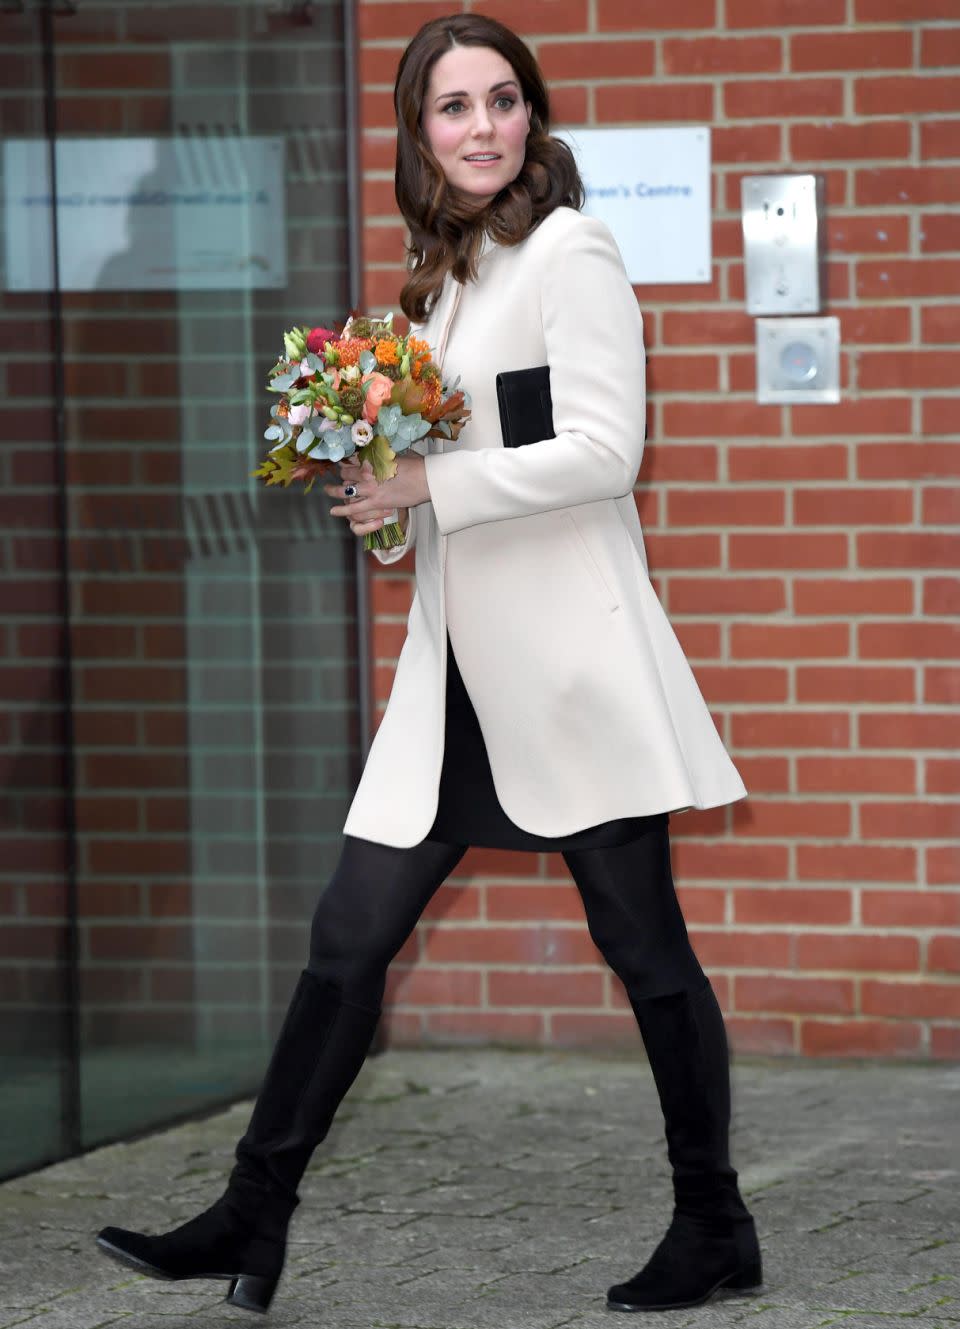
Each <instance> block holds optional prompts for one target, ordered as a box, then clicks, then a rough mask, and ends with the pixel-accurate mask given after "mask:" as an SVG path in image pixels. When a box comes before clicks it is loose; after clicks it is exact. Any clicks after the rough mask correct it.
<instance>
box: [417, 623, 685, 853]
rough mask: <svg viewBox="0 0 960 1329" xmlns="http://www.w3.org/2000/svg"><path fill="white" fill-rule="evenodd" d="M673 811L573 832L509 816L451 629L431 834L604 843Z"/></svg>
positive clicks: (537, 846)
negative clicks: (542, 828) (530, 825)
mask: <svg viewBox="0 0 960 1329" xmlns="http://www.w3.org/2000/svg"><path fill="white" fill-rule="evenodd" d="M668 818H669V813H667V812H655V813H652V814H651V815H650V816H644V817H620V818H618V819H617V820H616V821H605V822H602V823H601V824H600V825H599V826H588V827H586V828H585V829H584V830H582V831H575V832H573V834H571V835H557V836H547V835H533V834H531V832H530V831H525V830H522V829H521V827H519V826H518V825H517V824H516V822H513V821H511V820H510V818H509V817H508V816H507V814H506V813H505V812H504V810H503V808H502V807H501V805H500V800H499V799H498V798H497V792H496V789H495V787H494V783H493V774H492V772H491V770H490V762H489V759H488V758H487V749H486V745H485V744H484V741H483V733H482V731H481V729H480V722H479V720H478V719H477V715H476V712H475V711H474V709H473V703H472V702H471V700H470V696H469V693H468V692H467V689H466V685H465V684H464V681H463V678H462V677H461V674H460V670H459V668H458V666H457V661H456V656H455V655H454V653H453V646H452V645H451V642H450V634H449V632H448V633H447V698H446V731H445V739H444V750H443V770H442V772H441V775H440V800H439V805H438V807H437V815H436V817H435V819H434V823H433V825H432V827H431V828H430V830H429V831H428V832H427V836H426V838H427V839H428V840H444V841H446V842H447V843H449V844H467V845H483V846H486V847H487V848H493V849H531V850H548V851H549V850H560V849H605V848H609V847H611V846H612V845H618V844H626V843H627V842H628V841H630V840H636V839H638V838H639V837H640V836H641V835H644V834H645V833H646V832H647V831H650V830H653V829H654V828H655V827H658V826H664V825H666V824H667V821H668Z"/></svg>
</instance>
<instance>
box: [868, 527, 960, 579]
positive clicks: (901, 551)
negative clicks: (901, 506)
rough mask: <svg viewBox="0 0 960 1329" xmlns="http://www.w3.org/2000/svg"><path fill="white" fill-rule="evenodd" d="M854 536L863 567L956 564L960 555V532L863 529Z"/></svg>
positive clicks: (901, 568) (945, 565)
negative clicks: (958, 533) (952, 533)
mask: <svg viewBox="0 0 960 1329" xmlns="http://www.w3.org/2000/svg"><path fill="white" fill-rule="evenodd" d="M854 538H855V540H856V551H857V565H858V566H859V567H861V568H897V569H898V570H900V571H902V570H903V569H904V568H955V567H956V566H957V560H958V559H960V535H951V534H947V533H940V532H934V531H877V532H873V531H861V532H860V533H859V534H857V535H856V536H855V537H854Z"/></svg>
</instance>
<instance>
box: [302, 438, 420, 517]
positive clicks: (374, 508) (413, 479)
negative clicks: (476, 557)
mask: <svg viewBox="0 0 960 1329" xmlns="http://www.w3.org/2000/svg"><path fill="white" fill-rule="evenodd" d="M340 478H341V483H340V484H339V485H324V486H323V492H324V493H325V494H328V495H329V496H330V498H339V499H342V500H343V505H342V506H341V507H334V508H331V509H330V514H331V516H333V517H345V518H346V520H347V521H349V523H350V529H351V531H352V532H353V533H354V535H367V534H368V533H369V532H370V531H376V530H379V528H380V527H381V526H382V525H383V524H384V516H385V515H386V513H388V512H392V511H393V509H394V508H397V509H398V510H399V509H401V508H412V507H416V505H417V504H418V503H428V502H429V501H430V490H429V488H428V486H427V468H426V466H425V465H424V460H423V458H422V457H421V456H420V454H419V453H417V452H410V453H406V454H404V455H403V456H401V457H398V458H397V473H396V475H395V476H394V477H393V479H392V480H384V481H383V482H382V483H380V482H378V481H377V480H376V478H375V477H374V474H373V467H372V466H371V465H370V463H369V462H364V463H363V466H362V467H361V466H360V465H359V464H358V462H357V459H356V457H345V458H344V460H343V461H342V462H340ZM348 484H352V485H356V487H357V495H356V497H355V498H351V499H347V498H345V496H344V492H343V488H344V485H348Z"/></svg>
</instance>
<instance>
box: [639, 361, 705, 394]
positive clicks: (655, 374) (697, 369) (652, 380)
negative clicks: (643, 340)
mask: <svg viewBox="0 0 960 1329" xmlns="http://www.w3.org/2000/svg"><path fill="white" fill-rule="evenodd" d="M719 387H720V360H719V358H718V357H717V356H715V355H662V354H660V353H659V352H657V353H656V354H655V355H651V356H649V357H648V359H647V391H648V392H649V393H651V394H654V393H657V392H716V391H717V390H718V389H719Z"/></svg>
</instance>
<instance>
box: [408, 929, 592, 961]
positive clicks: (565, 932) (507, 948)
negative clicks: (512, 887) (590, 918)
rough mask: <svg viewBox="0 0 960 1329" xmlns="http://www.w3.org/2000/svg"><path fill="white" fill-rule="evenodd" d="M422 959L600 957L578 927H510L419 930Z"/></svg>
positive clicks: (513, 959) (588, 958)
mask: <svg viewBox="0 0 960 1329" xmlns="http://www.w3.org/2000/svg"><path fill="white" fill-rule="evenodd" d="M422 949H423V956H424V959H426V960H428V961H430V963H432V964H485V965H491V964H516V965H525V966H529V965H541V964H564V965H571V964H597V963H599V962H600V956H599V954H598V952H597V949H596V947H595V946H594V945H593V942H592V941H591V940H590V938H589V936H588V935H587V933H586V932H585V931H584V929H582V928H563V927H545V926H542V925H540V926H531V927H513V928H492V927H476V928H460V927H432V928H425V929H423V935H422Z"/></svg>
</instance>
